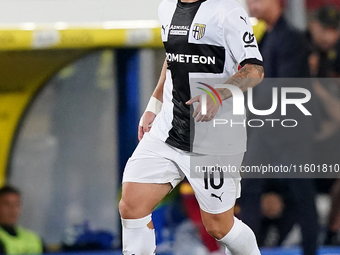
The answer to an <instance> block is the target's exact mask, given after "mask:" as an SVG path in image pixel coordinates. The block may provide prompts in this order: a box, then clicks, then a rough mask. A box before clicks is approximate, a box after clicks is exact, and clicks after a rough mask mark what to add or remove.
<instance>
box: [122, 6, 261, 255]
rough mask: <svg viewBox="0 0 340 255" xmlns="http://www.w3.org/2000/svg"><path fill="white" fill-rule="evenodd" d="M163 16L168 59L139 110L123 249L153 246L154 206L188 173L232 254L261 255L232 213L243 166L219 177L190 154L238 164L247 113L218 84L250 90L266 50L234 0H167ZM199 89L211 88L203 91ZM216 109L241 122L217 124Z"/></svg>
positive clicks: (138, 254)
mask: <svg viewBox="0 0 340 255" xmlns="http://www.w3.org/2000/svg"><path fill="white" fill-rule="evenodd" d="M159 18H160V22H161V27H162V31H161V34H162V40H163V42H164V47H165V50H166V60H165V62H164V65H163V69H162V72H161V76H160V79H159V82H158V84H157V86H156V88H155V90H154V93H153V95H152V97H151V99H150V101H149V104H148V106H147V108H146V111H145V113H144V115H143V116H142V118H141V123H140V127H139V130H138V137H139V139H140V143H139V145H138V146H137V148H136V150H135V151H134V153H133V155H132V156H131V158H130V159H129V160H128V162H127V164H126V167H125V171H124V176H123V193H122V199H121V201H120V204H119V210H120V214H121V218H122V228H123V254H124V255H132V254H135V255H151V254H154V253H155V248H156V246H155V234H154V230H153V225H152V219H151V213H152V211H153V209H154V208H155V207H156V205H157V204H158V203H159V202H160V201H161V200H162V199H163V198H164V197H165V196H166V195H167V194H168V193H169V192H170V191H171V190H172V189H173V188H174V187H175V186H176V185H177V184H178V183H179V182H180V181H181V180H182V179H183V178H184V176H186V177H187V179H188V181H189V182H190V184H191V186H192V188H193V189H194V192H195V196H196V198H197V200H198V203H199V205H200V209H201V216H202V221H203V224H204V226H205V228H206V230H207V232H208V233H209V234H210V235H212V236H213V237H214V238H216V239H217V240H218V241H220V242H221V243H222V244H223V245H225V246H226V249H227V250H228V252H229V251H230V252H231V254H233V255H258V254H260V252H259V249H258V247H257V244H256V239H255V235H254V233H253V232H252V230H251V229H250V228H249V227H248V226H247V225H245V224H244V223H243V222H242V221H240V220H238V219H236V218H235V217H234V204H235V200H236V199H237V198H238V197H239V194H240V179H241V178H240V176H239V174H238V175H237V176H232V175H229V176H228V173H226V176H224V175H223V174H222V175H221V178H219V179H217V178H216V179H215V178H214V177H213V176H212V177H211V176H209V177H210V178H207V176H205V178H203V177H202V178H192V176H191V174H190V165H192V163H193V162H205V160H207V161H209V160H211V159H213V160H214V161H215V162H218V163H219V164H220V165H231V166H235V167H237V168H239V167H240V165H241V162H242V159H243V154H244V152H245V150H246V130H245V129H246V127H245V126H243V125H240V124H241V123H243V122H244V120H245V116H244V115H233V100H236V97H235V99H234V97H232V93H231V91H230V90H228V89H226V88H216V89H214V88H213V87H214V85H216V84H221V83H225V84H229V85H232V87H235V89H237V90H242V91H243V92H245V91H246V90H247V89H248V88H249V87H254V86H256V85H257V84H259V83H260V82H261V81H262V79H263V77H264V71H263V67H262V56H261V54H260V53H259V51H258V45H257V42H256V40H255V37H254V34H253V30H252V26H251V23H250V20H249V17H248V15H247V13H246V12H245V11H244V10H243V9H242V7H241V6H240V5H239V4H238V3H236V2H235V1H234V0H178V1H177V0H163V2H162V3H161V4H160V6H159ZM239 66H241V68H240V70H238V68H239ZM197 87H198V88H197ZM208 88H209V89H210V90H211V91H213V92H211V93H210V92H209V91H208V90H209V89H208ZM201 89H204V90H206V91H208V92H209V93H210V94H211V96H207V97H203V96H201V95H202V93H201V92H202V91H201ZM232 90H233V89H232ZM215 93H216V94H215ZM213 94H214V95H215V96H213ZM241 94H242V93H241ZM217 95H218V96H217ZM219 99H220V100H221V101H220V102H219ZM214 100H215V101H217V102H218V104H217V103H215V102H214ZM201 110H202V111H201ZM214 117H215V118H218V119H225V120H231V121H232V122H233V123H239V125H236V126H237V127H235V126H233V127H232V125H231V126H230V125H223V126H222V125H220V126H218V127H216V126H214V125H213V122H212V121H211V120H212V119H213V118H214ZM151 124H152V128H150V125H151ZM209 162H210V161H209ZM220 174H221V173H220Z"/></svg>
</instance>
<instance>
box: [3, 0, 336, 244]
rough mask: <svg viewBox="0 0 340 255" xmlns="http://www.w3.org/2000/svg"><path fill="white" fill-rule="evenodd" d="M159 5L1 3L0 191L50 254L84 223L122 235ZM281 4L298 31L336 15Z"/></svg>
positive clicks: (155, 55)
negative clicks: (16, 194)
mask: <svg viewBox="0 0 340 255" xmlns="http://www.w3.org/2000/svg"><path fill="white" fill-rule="evenodd" d="M159 2H160V1H159V0H152V1H150V0H149V1H140V0H139V1H130V0H129V1H117V0H111V1H108V0H97V1H94V0H92V1H91V0H87V1H78V0H54V1H53V0H44V1H43V0H25V1H20V0H1V3H0V6H1V8H0V184H4V183H6V182H10V183H12V184H14V185H16V186H18V187H19V188H20V189H21V190H22V192H23V197H24V199H23V212H24V213H23V216H22V218H21V224H22V225H23V226H25V227H28V228H30V229H33V230H34V231H36V232H37V233H39V234H40V235H41V236H42V237H43V238H44V240H45V242H46V243H47V244H49V245H54V244H58V243H60V241H61V237H62V236H63V234H64V233H65V229H67V227H69V226H71V225H73V224H75V223H80V222H83V221H85V220H87V221H88V222H89V223H90V224H91V225H92V226H94V227H95V228H98V229H107V230H109V231H111V232H113V233H119V231H120V228H119V224H120V223H119V216H118V211H117V204H118V198H119V186H120V177H121V170H122V169H123V167H124V164H125V162H126V160H127V158H128V157H129V156H130V154H131V152H132V151H133V149H134V147H135V145H136V144H137V136H136V130H137V123H138V120H139V117H140V115H141V113H142V112H143V111H144V108H145V105H146V103H147V101H148V99H149V96H150V94H151V92H152V90H153V87H154V86H155V84H156V81H157V79H158V75H159V72H160V68H161V63H162V62H163V60H164V52H163V50H162V44H161V41H160V28H159V24H158V22H157V6H158V3H159ZM241 2H242V1H241ZM288 2H289V3H288V8H287V15H288V16H289V17H290V19H291V21H292V23H294V24H295V25H296V26H297V27H299V28H303V27H304V26H305V20H306V17H307V13H308V11H313V10H314V9H316V8H318V7H319V6H321V5H322V4H324V3H325V2H327V3H333V4H337V5H339V6H340V3H339V2H338V1H335V0H334V1H321V0H320V1H315V0H308V1H306V6H307V9H305V8H304V1H302V0H290V1H288ZM263 29H264V26H263V24H261V23H260V24H258V25H257V26H255V31H256V34H257V36H261V32H262V31H263Z"/></svg>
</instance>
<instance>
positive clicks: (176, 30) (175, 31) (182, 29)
mask: <svg viewBox="0 0 340 255" xmlns="http://www.w3.org/2000/svg"><path fill="white" fill-rule="evenodd" d="M189 30H190V28H189V26H174V25H171V27H170V35H187V34H188V31H189Z"/></svg>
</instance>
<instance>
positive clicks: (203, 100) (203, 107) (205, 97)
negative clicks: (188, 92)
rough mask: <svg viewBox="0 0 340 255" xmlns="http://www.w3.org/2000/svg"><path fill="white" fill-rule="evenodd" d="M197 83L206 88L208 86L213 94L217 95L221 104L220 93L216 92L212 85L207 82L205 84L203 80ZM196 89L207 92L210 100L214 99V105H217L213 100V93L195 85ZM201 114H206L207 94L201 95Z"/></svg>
mask: <svg viewBox="0 0 340 255" xmlns="http://www.w3.org/2000/svg"><path fill="white" fill-rule="evenodd" d="M197 83H198V84H201V85H203V86H206V87H207V88H209V89H210V90H211V91H212V92H214V94H215V95H216V96H217V98H218V100H219V102H220V104H221V106H222V100H221V98H220V95H219V94H218V93H217V91H216V89H214V88H213V87H212V86H210V85H208V84H205V83H203V82H197ZM197 88H198V89H200V90H203V91H204V92H205V93H207V94H208V95H209V96H210V97H211V98H212V100H213V101H214V103H215V105H217V102H216V100H215V97H214V96H213V94H212V93H211V92H210V91H209V90H207V89H204V88H201V87H197ZM201 111H202V114H203V115H206V114H207V95H205V94H204V95H202V109H201Z"/></svg>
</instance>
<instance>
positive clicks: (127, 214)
mask: <svg viewBox="0 0 340 255" xmlns="http://www.w3.org/2000/svg"><path fill="white" fill-rule="evenodd" d="M119 213H120V216H121V217H122V218H123V219H133V218H135V217H136V215H135V214H136V212H135V208H134V206H133V205H132V204H131V203H129V202H127V201H125V200H123V199H121V200H120V202H119Z"/></svg>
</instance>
